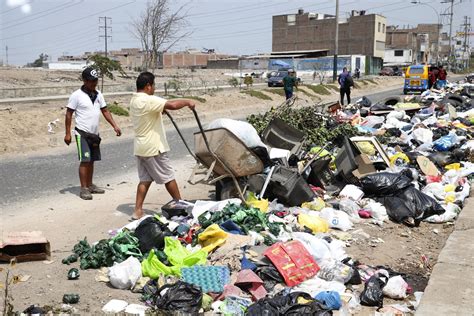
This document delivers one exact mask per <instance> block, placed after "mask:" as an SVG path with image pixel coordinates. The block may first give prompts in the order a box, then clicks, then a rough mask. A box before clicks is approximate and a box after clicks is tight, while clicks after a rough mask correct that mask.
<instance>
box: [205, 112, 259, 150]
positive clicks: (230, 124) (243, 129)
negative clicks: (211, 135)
mask: <svg viewBox="0 0 474 316" xmlns="http://www.w3.org/2000/svg"><path fill="white" fill-rule="evenodd" d="M221 127H223V128H225V129H228V130H229V131H231V132H232V134H234V135H235V136H236V137H237V138H239V139H240V140H241V141H242V142H243V143H244V144H245V145H246V146H247V147H250V148H253V147H265V148H267V146H266V145H265V144H264V143H263V142H262V140H261V139H260V136H258V133H257V130H256V129H255V127H253V126H252V124H249V123H247V122H244V121H238V120H232V119H227V118H221V119H217V120H214V121H212V122H211V123H209V126H208V128H209V129H214V128H221Z"/></svg>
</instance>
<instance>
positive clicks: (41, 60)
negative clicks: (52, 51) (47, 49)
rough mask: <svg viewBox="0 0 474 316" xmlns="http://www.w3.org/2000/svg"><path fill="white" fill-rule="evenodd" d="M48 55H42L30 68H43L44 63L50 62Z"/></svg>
mask: <svg viewBox="0 0 474 316" xmlns="http://www.w3.org/2000/svg"><path fill="white" fill-rule="evenodd" d="M48 57H49V56H48V55H47V54H43V53H41V54H40V55H39V57H38V59H36V60H35V61H34V62H33V63H31V64H30V65H29V66H31V67H43V63H44V62H45V61H47V60H48Z"/></svg>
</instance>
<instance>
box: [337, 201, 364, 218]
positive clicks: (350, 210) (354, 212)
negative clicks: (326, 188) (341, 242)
mask: <svg viewBox="0 0 474 316" xmlns="http://www.w3.org/2000/svg"><path fill="white" fill-rule="evenodd" d="M339 209H340V210H341V211H344V212H346V213H347V215H349V216H350V217H353V218H359V210H360V207H359V205H357V203H356V202H354V201H352V200H351V199H341V200H340V201H339Z"/></svg>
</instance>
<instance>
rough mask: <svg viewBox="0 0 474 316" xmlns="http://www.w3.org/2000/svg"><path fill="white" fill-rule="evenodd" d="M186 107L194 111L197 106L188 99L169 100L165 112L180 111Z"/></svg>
mask: <svg viewBox="0 0 474 316" xmlns="http://www.w3.org/2000/svg"><path fill="white" fill-rule="evenodd" d="M186 106H187V107H188V108H190V109H191V110H192V109H194V107H195V106H196V104H195V103H194V101H192V100H188V99H178V100H168V101H166V103H165V110H179V109H182V108H184V107H186Z"/></svg>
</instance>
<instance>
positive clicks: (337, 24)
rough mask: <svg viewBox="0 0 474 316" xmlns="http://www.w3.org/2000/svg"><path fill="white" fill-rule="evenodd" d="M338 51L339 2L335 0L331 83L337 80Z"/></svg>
mask: <svg viewBox="0 0 474 316" xmlns="http://www.w3.org/2000/svg"><path fill="white" fill-rule="evenodd" d="M338 50H339V0H336V35H335V36H334V64H333V68H332V81H336V79H337V54H338Z"/></svg>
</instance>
